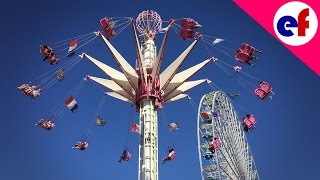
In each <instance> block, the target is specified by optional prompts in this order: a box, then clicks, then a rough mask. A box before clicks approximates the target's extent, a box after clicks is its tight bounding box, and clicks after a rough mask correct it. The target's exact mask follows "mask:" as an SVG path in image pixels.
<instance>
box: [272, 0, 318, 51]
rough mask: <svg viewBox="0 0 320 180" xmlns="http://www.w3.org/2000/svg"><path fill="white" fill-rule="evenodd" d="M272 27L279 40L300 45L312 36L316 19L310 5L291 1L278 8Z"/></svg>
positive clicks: (316, 25)
mask: <svg viewBox="0 0 320 180" xmlns="http://www.w3.org/2000/svg"><path fill="white" fill-rule="evenodd" d="M273 28H274V31H275V33H276V34H277V36H278V38H279V39H280V40H281V41H283V42H284V43H286V44H288V45H292V46H300V45H303V44H306V43H307V42H309V41H310V40H311V39H312V38H313V37H314V35H315V34H316V32H317V28H318V20H317V16H316V13H315V12H314V11H313V9H312V8H311V7H310V6H308V5H307V4H305V3H302V2H299V1H293V2H289V3H286V4H284V5H283V6H281V7H280V8H279V9H278V11H277V13H276V14H275V16H274V19H273Z"/></svg>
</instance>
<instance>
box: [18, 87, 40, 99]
mask: <svg viewBox="0 0 320 180" xmlns="http://www.w3.org/2000/svg"><path fill="white" fill-rule="evenodd" d="M18 89H19V90H21V91H22V92H23V93H24V94H25V95H27V96H30V97H31V98H36V97H37V96H40V93H41V89H38V88H37V86H35V85H32V86H31V87H30V85H29V84H22V85H21V86H19V87H18Z"/></svg>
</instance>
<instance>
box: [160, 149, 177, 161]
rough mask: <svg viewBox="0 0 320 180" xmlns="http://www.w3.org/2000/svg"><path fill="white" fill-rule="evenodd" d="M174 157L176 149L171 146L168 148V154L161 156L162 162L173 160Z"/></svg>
mask: <svg viewBox="0 0 320 180" xmlns="http://www.w3.org/2000/svg"><path fill="white" fill-rule="evenodd" d="M175 157H176V151H175V150H174V149H173V148H170V149H169V155H168V156H166V157H164V158H163V162H162V164H164V163H165V162H166V161H171V160H174V158H175Z"/></svg>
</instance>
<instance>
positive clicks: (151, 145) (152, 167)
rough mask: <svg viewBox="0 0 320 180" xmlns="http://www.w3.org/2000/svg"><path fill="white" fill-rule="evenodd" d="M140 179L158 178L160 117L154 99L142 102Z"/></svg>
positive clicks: (150, 179)
mask: <svg viewBox="0 0 320 180" xmlns="http://www.w3.org/2000/svg"><path fill="white" fill-rule="evenodd" d="M140 130H141V135H140V145H139V155H140V159H139V177H138V178H139V180H158V117H157V111H156V109H155V106H154V102H153V100H152V99H149V98H145V99H143V100H141V102H140Z"/></svg>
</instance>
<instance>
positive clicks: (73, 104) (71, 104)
mask: <svg viewBox="0 0 320 180" xmlns="http://www.w3.org/2000/svg"><path fill="white" fill-rule="evenodd" d="M65 104H66V106H67V107H68V108H69V109H70V110H71V111H72V112H73V113H74V112H76V110H77V109H78V103H77V101H76V100H75V99H74V97H73V96H70V97H69V98H68V99H67V100H66V102H65Z"/></svg>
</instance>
